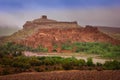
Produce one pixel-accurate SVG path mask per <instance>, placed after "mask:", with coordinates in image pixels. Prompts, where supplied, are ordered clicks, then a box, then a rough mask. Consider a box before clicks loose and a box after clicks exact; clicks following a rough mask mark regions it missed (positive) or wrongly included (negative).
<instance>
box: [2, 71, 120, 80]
mask: <svg viewBox="0 0 120 80" xmlns="http://www.w3.org/2000/svg"><path fill="white" fill-rule="evenodd" d="M119 74H120V71H119V70H118V71H112V70H106V71H94V70H92V71H84V70H82V71H77V70H73V71H54V72H40V73H36V72H32V73H21V74H15V75H7V76H0V80H119V79H120V76H119Z"/></svg>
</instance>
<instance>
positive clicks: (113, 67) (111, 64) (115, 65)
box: [103, 60, 120, 70]
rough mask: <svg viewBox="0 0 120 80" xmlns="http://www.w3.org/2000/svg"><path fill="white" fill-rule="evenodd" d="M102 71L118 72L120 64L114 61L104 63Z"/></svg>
mask: <svg viewBox="0 0 120 80" xmlns="http://www.w3.org/2000/svg"><path fill="white" fill-rule="evenodd" d="M103 68H104V69H107V70H119V69H120V62H118V61H116V60H114V61H106V62H105V64H104V65H103Z"/></svg>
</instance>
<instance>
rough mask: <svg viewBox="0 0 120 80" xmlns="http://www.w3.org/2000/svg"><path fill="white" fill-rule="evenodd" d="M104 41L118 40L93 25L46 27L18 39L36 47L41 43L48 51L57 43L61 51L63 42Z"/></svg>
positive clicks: (22, 42)
mask: <svg viewBox="0 0 120 80" xmlns="http://www.w3.org/2000/svg"><path fill="white" fill-rule="evenodd" d="M68 41H69V42H71V43H73V42H105V43H112V44H116V43H117V42H118V41H117V40H114V39H112V38H111V37H109V36H107V35H105V34H103V33H101V32H99V31H98V29H97V28H95V27H89V26H87V27H85V28H64V29H60V28H50V29H49V28H48V29H39V30H38V32H36V33H35V34H33V35H32V36H29V37H27V38H26V39H25V40H22V41H20V42H19V43H20V44H23V45H26V46H31V47H35V48H36V47H38V46H39V45H42V46H44V47H46V48H48V51H49V52H51V51H52V50H53V46H54V45H55V44H57V45H58V46H59V48H58V49H57V51H58V52H61V49H60V46H61V43H65V42H68Z"/></svg>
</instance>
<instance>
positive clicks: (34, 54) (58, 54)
mask: <svg viewBox="0 0 120 80" xmlns="http://www.w3.org/2000/svg"><path fill="white" fill-rule="evenodd" d="M23 54H24V55H25V56H28V57H30V56H36V57H38V56H39V57H42V56H60V57H64V58H68V57H75V58H77V59H84V60H85V61H87V58H88V57H92V59H93V62H94V63H97V62H99V63H105V61H110V59H101V58H97V57H96V56H86V55H73V54H69V53H68V54H63V53H33V52H28V51H25V52H23Z"/></svg>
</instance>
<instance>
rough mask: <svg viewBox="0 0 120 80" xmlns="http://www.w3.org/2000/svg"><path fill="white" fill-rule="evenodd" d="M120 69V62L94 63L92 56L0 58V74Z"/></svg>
mask: <svg viewBox="0 0 120 80" xmlns="http://www.w3.org/2000/svg"><path fill="white" fill-rule="evenodd" d="M93 69H97V70H98V69H99V70H104V69H105V70H106V69H107V70H120V62H118V61H107V62H105V63H104V64H100V63H97V64H94V63H93V61H92V58H88V59H87V61H85V60H83V59H79V60H78V59H76V58H74V57H71V58H62V57H25V56H17V57H9V56H6V57H4V58H1V59H0V75H7V74H15V73H20V72H28V71H29V72H30V71H37V72H44V71H54V70H93Z"/></svg>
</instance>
